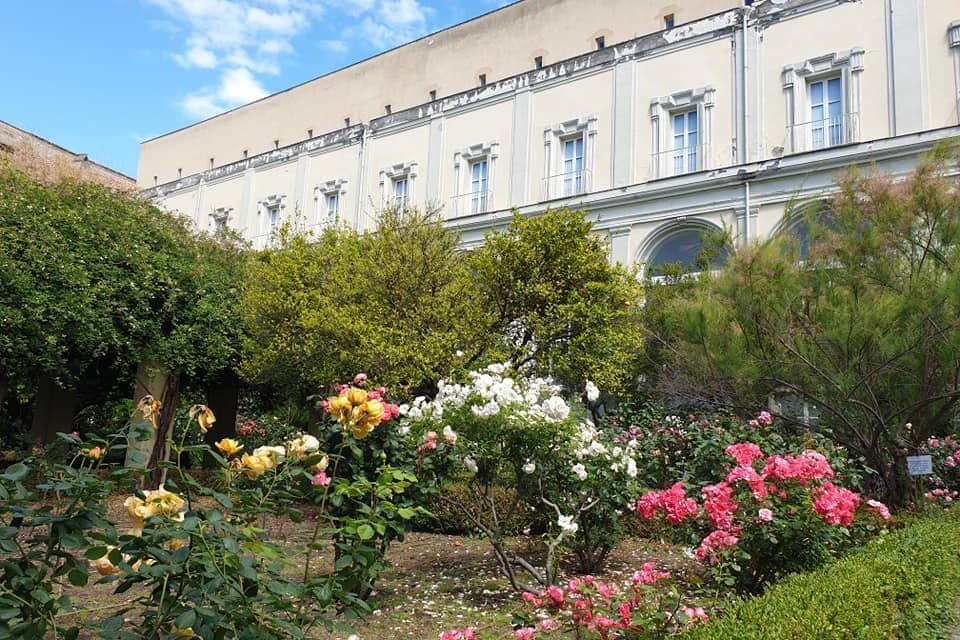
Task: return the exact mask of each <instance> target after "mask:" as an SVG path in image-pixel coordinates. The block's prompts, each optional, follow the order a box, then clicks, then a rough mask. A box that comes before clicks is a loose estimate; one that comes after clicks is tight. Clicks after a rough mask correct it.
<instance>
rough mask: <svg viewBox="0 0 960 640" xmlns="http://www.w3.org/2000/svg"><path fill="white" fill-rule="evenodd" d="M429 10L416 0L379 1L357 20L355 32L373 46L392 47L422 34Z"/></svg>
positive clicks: (425, 30) (425, 29) (424, 31)
mask: <svg viewBox="0 0 960 640" xmlns="http://www.w3.org/2000/svg"><path fill="white" fill-rule="evenodd" d="M431 11H432V9H430V7H427V6H425V5H422V4H420V2H419V1H418V0H379V2H377V3H376V6H375V7H371V8H370V10H369V11H368V13H369V15H367V16H366V17H364V18H363V20H361V21H360V28H359V35H360V36H361V37H363V38H364V39H366V40H367V41H369V42H370V43H371V44H373V45H374V46H375V47H377V48H380V49H386V48H389V47H395V46H397V45H400V44H403V43H404V42H409V41H410V40H414V39H416V38H418V37H420V36H422V35H423V34H424V33H426V32H427V14H428V13H430V12H431Z"/></svg>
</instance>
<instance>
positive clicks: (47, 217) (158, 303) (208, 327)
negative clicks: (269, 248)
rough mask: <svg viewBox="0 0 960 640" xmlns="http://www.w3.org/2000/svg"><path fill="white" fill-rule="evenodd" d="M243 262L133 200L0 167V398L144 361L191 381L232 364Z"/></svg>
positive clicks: (118, 371) (71, 383)
mask: <svg viewBox="0 0 960 640" xmlns="http://www.w3.org/2000/svg"><path fill="white" fill-rule="evenodd" d="M243 258H244V253H243V252H242V251H241V250H240V249H239V248H238V247H237V246H231V245H229V244H228V243H221V242H217V241H214V240H211V239H208V238H198V237H196V236H195V235H194V234H193V233H192V232H191V230H190V229H189V227H188V226H187V224H186V223H185V222H184V221H182V220H179V219H176V218H174V217H172V216H170V215H169V214H166V213H164V212H162V211H160V210H159V209H157V208H156V207H154V206H153V205H151V204H150V203H148V202H146V201H144V200H141V199H139V198H138V197H136V196H133V195H130V194H126V193H121V192H118V191H114V190H111V189H109V188H107V187H103V186H100V185H95V184H90V183H84V182H74V181H64V182H59V183H55V184H46V183H41V182H38V181H36V180H34V179H32V178H30V177H28V176H26V175H25V174H23V173H21V172H19V171H17V170H16V169H13V168H11V167H7V166H5V165H2V166H0V400H2V396H3V395H4V394H3V392H4V391H6V389H7V388H8V387H9V389H10V390H11V391H12V392H13V393H16V394H18V395H20V396H21V397H28V396H29V395H30V394H31V392H32V389H33V387H34V385H35V382H36V380H37V379H38V377H40V376H47V377H50V378H52V379H54V380H55V382H56V383H57V384H58V385H60V386H61V387H63V388H73V387H78V386H82V385H83V384H84V383H86V382H87V379H88V377H91V376H96V375H97V374H98V372H99V373H102V372H107V373H109V374H110V375H120V376H127V375H129V372H130V369H131V367H133V366H135V365H136V363H138V362H140V361H141V360H143V359H151V360H153V361H156V362H159V363H161V364H162V365H164V366H166V367H168V368H169V369H170V370H171V371H176V372H180V373H183V374H186V375H187V376H191V377H194V378H197V377H202V376H203V375H204V374H205V373H207V372H216V371H220V370H223V369H226V368H230V367H232V366H234V365H235V364H236V362H237V355H238V349H239V331H240V329H239V324H238V323H237V322H235V321H234V318H235V317H236V312H235V309H234V304H235V300H236V287H237V285H238V279H239V277H240V274H241V265H242V262H243ZM110 382H112V381H107V382H101V383H100V385H98V386H105V385H109V384H110Z"/></svg>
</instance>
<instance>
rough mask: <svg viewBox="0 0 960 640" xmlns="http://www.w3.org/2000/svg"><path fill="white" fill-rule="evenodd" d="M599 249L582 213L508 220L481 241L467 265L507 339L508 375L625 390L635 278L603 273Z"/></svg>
mask: <svg viewBox="0 0 960 640" xmlns="http://www.w3.org/2000/svg"><path fill="white" fill-rule="evenodd" d="M608 256H609V254H608V250H607V245H606V242H605V241H604V240H603V239H602V238H600V237H599V236H597V235H595V234H593V233H592V225H591V223H590V222H589V221H588V220H587V219H586V214H585V213H584V212H582V211H570V210H568V209H557V210H552V211H547V212H546V213H545V214H543V215H542V216H538V217H536V218H523V217H521V216H520V214H519V213H517V214H515V215H514V218H513V221H512V222H511V224H510V226H509V227H508V228H507V229H505V230H503V231H495V232H492V233H490V234H488V235H487V237H486V240H485V242H484V246H483V247H482V248H480V249H478V250H476V251H474V252H473V253H472V254H471V256H470V263H471V265H472V267H473V269H474V271H475V273H476V278H477V280H478V282H479V284H480V288H481V290H482V291H483V295H485V296H486V297H487V298H489V300H490V301H491V303H492V304H493V307H494V310H495V318H494V323H493V325H492V328H493V329H494V330H495V331H497V332H498V333H500V334H501V335H504V336H507V341H508V347H509V349H510V358H511V360H512V363H513V364H514V366H515V367H522V366H524V365H528V364H532V365H534V366H535V369H536V370H537V371H538V372H540V373H548V374H551V375H553V376H554V377H555V378H557V379H558V380H560V381H562V382H563V383H564V384H565V385H566V386H567V387H568V388H582V384H583V382H584V381H585V380H586V379H590V380H593V381H594V382H595V383H596V384H597V385H599V386H600V388H601V389H604V390H608V391H610V392H617V391H623V390H625V389H628V388H630V387H631V386H632V385H633V380H634V379H635V375H636V372H637V362H638V354H639V352H640V349H641V347H642V344H643V337H642V333H641V329H642V327H641V324H640V303H641V299H642V292H641V288H640V285H639V283H638V282H637V279H636V275H635V274H634V273H633V272H632V271H630V270H628V269H626V268H624V267H622V266H620V265H611V264H610V262H609V257H608Z"/></svg>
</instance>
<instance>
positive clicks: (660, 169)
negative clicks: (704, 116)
mask: <svg viewBox="0 0 960 640" xmlns="http://www.w3.org/2000/svg"><path fill="white" fill-rule="evenodd" d="M708 154H709V151H708V147H707V145H705V144H698V145H696V146H692V147H678V148H676V149H668V150H667V151H661V152H659V153H654V154H652V155H651V156H650V179H651V180H656V179H657V178H669V177H670V176H680V175H683V174H685V173H694V172H695V171H702V170H703V169H705V168H706V166H707V163H706V160H707V157H708Z"/></svg>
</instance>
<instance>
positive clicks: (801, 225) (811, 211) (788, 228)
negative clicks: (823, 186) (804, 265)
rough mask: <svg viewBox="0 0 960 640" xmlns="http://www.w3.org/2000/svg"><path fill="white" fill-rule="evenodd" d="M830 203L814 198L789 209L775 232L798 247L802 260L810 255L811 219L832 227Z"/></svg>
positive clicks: (805, 259)
mask: <svg viewBox="0 0 960 640" xmlns="http://www.w3.org/2000/svg"><path fill="white" fill-rule="evenodd" d="M829 207H830V205H829V203H828V202H826V201H821V200H813V201H810V202H805V203H802V204H799V205H795V206H793V207H790V208H788V209H787V212H786V213H785V214H784V216H783V219H782V220H781V221H780V224H779V225H777V227H776V229H775V230H774V232H773V235H774V236H780V237H782V238H786V239H787V240H789V241H790V243H791V244H793V245H794V246H795V247H796V248H797V257H798V258H799V260H800V262H806V261H807V258H809V256H810V222H809V221H810V220H811V219H812V220H814V221H815V222H816V224H823V225H826V226H827V227H830V219H829V215H827V214H828V212H829Z"/></svg>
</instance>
